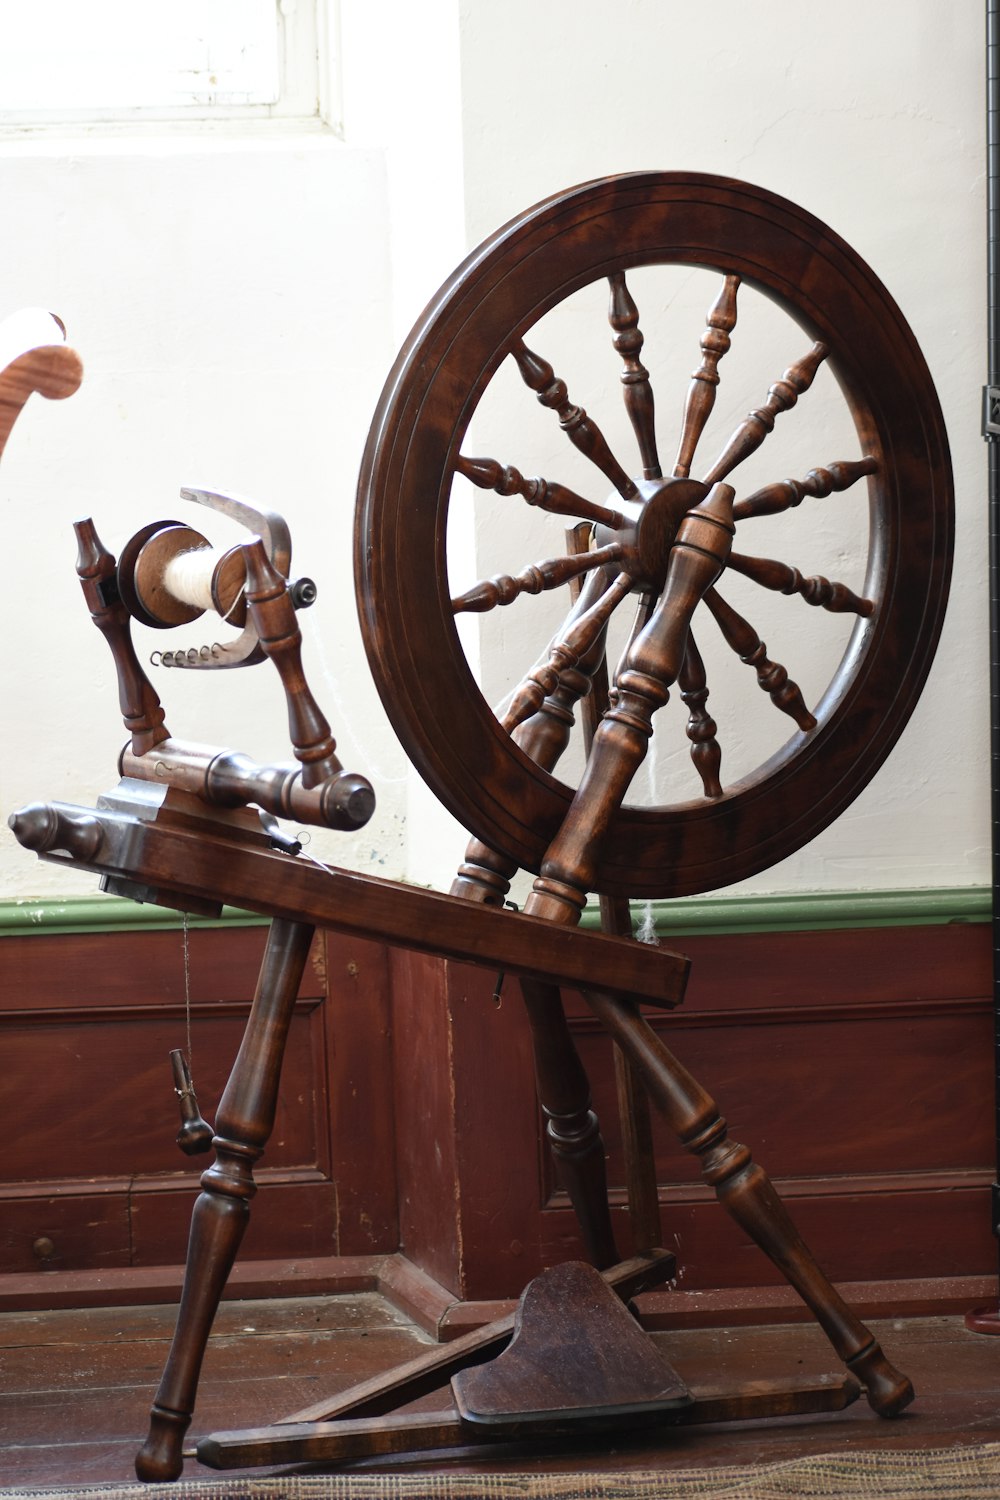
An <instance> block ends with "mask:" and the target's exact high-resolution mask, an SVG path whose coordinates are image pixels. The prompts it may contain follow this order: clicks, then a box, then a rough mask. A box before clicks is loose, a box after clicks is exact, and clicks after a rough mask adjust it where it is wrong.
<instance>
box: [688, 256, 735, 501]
mask: <svg viewBox="0 0 1000 1500" xmlns="http://www.w3.org/2000/svg"><path fill="white" fill-rule="evenodd" d="M739 284H740V278H739V277H738V276H727V277H726V279H725V281H724V282H723V284H722V290H721V292H720V293H719V295H718V297H717V298H716V300H715V301H714V302H713V304H712V306H711V307H710V308H709V310H708V312H707V314H706V315H705V321H706V323H707V324H708V327H707V328H706V329H705V332H704V333H703V334H702V336H701V364H700V365H699V366H698V368H697V370H695V372H694V374H693V375H692V376H691V385H690V387H689V389H688V394H687V401H686V402H685V405H684V416H683V418H682V420H681V440H680V445H679V447H678V449H677V459H676V462H675V463H674V478H675V479H686V478H687V477H688V475H689V474H690V473H691V465H692V463H693V462H694V451H695V448H696V447H697V446H698V439H699V438H700V437H701V435H702V433H703V432H704V430H705V423H706V422H707V421H708V419H709V417H710V416H711V414H712V407H713V406H714V405H715V392H716V387H717V386H718V384H719V360H720V359H721V358H722V357H723V355H724V354H726V353H727V352H728V350H729V345H730V342H731V340H730V338H729V335H730V334H731V333H732V331H733V329H734V328H735V327H736V293H737V290H738V289H739Z"/></svg>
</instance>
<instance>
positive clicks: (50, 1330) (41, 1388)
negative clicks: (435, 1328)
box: [0, 1293, 1000, 1487]
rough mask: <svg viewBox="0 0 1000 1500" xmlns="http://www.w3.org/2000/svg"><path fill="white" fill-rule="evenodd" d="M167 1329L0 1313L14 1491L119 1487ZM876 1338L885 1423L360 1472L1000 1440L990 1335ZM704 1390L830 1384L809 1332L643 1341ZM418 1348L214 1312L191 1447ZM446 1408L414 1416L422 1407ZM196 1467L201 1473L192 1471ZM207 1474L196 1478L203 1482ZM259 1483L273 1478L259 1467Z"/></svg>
mask: <svg viewBox="0 0 1000 1500" xmlns="http://www.w3.org/2000/svg"><path fill="white" fill-rule="evenodd" d="M172 1329H173V1310H172V1309H170V1308H166V1307H139V1308H96V1309H88V1310H83V1311H80V1312H76V1313H74V1312H72V1311H56V1312H51V1313H36V1312H32V1313H7V1314H4V1315H2V1316H0V1372H2V1373H0V1472H2V1474H3V1483H4V1484H7V1485H14V1484H20V1485H27V1486H38V1487H41V1486H44V1485H57V1484H73V1483H78V1484H83V1483H98V1482H101V1481H109V1480H127V1479H129V1478H131V1476H132V1462H133V1457H134V1454H135V1450H136V1448H137V1447H138V1444H139V1442H140V1441H141V1439H142V1437H143V1435H144V1432H145V1425H146V1417H147V1414H148V1410H149V1403H150V1400H151V1398H152V1394H153V1391H154V1389H155V1386H156V1382H157V1380H158V1378H159V1372H160V1369H161V1366H162V1362H163V1359H164V1356H165V1354H166V1349H167V1345H168V1342H169V1339H170V1335H171V1332H172ZM876 1331H877V1333H878V1336H879V1338H880V1339H881V1341H882V1344H883V1346H884V1348H885V1349H886V1352H887V1353H888V1355H889V1357H890V1359H892V1360H893V1362H894V1363H895V1364H897V1365H899V1366H900V1368H902V1369H905V1370H906V1372H907V1373H908V1374H909V1375H910V1377H911V1378H912V1380H913V1382H914V1385H915V1386H916V1388H917V1394H918V1400H917V1402H916V1403H915V1405H914V1406H913V1407H912V1408H911V1409H910V1411H909V1412H907V1413H906V1414H904V1416H903V1417H902V1418H900V1419H898V1420H897V1421H894V1422H883V1421H880V1420H879V1419H878V1418H876V1417H875V1416H874V1415H873V1414H872V1413H871V1412H870V1410H869V1409H868V1407H867V1405H866V1404H865V1402H864V1401H860V1402H858V1403H856V1404H855V1405H854V1406H853V1407H851V1408H850V1409H849V1410H847V1411H845V1412H840V1413H832V1414H829V1415H826V1416H822V1417H813V1418H807V1417H800V1418H794V1419H790V1420H787V1421H784V1422H776V1421H771V1422H765V1423H757V1424H746V1423H745V1424H733V1425H730V1426H728V1427H724V1428H723V1427H716V1428H712V1429H704V1428H702V1429H694V1428H691V1429H679V1430H676V1431H674V1432H672V1433H670V1434H669V1436H665V1435H663V1434H659V1435H656V1434H646V1435H638V1436H634V1437H617V1438H615V1439H613V1440H611V1439H608V1438H607V1437H605V1438H604V1439H603V1440H601V1441H599V1442H597V1441H595V1442H593V1443H588V1442H587V1440H586V1435H585V1434H578V1435H576V1436H575V1437H574V1439H573V1441H572V1443H571V1444H569V1445H566V1446H564V1447H563V1449H562V1450H561V1451H560V1450H559V1449H558V1448H553V1450H552V1451H551V1452H550V1453H549V1454H548V1455H547V1456H546V1457H545V1458H544V1459H542V1460H539V1458H538V1456H537V1455H536V1454H531V1453H530V1452H529V1450H528V1449H526V1448H525V1447H523V1446H516V1445H507V1446H506V1447H505V1448H503V1449H491V1450H490V1452H489V1455H488V1456H487V1455H484V1454H483V1453H482V1452H481V1451H478V1450H474V1449H464V1450H460V1451H457V1452H453V1453H450V1454H435V1455H429V1456H428V1455H422V1456H421V1457H420V1458H419V1459H409V1460H408V1459H405V1458H404V1459H396V1460H386V1459H380V1460H377V1461H374V1460H371V1461H368V1462H367V1463H366V1464H362V1465H358V1466H357V1467H362V1468H368V1469H375V1470H379V1471H383V1470H388V1469H391V1468H399V1467H406V1468H410V1469H425V1470H426V1469H435V1468H441V1467H442V1466H444V1465H448V1466H449V1467H453V1468H458V1469H460V1470H463V1471H467V1472H475V1471H477V1470H482V1469H485V1468H489V1469H492V1470H497V1469H507V1470H516V1469H523V1468H525V1467H530V1468H538V1467H544V1468H546V1469H551V1470H563V1469H570V1468H579V1467H581V1466H584V1467H588V1468H591V1469H595V1470H596V1469H608V1468H619V1467H643V1468H659V1469H663V1470H669V1469H671V1468H674V1467H682V1466H686V1465H701V1464H730V1463H764V1462H770V1461H774V1460H778V1459H782V1458H793V1457H797V1456H799V1455H801V1454H808V1453H816V1452H823V1451H829V1450H831V1449H835V1450H841V1451H851V1450H856V1449H859V1448H885V1447H893V1448H895V1447H926V1446H950V1445H952V1444H956V1443H970V1442H984V1441H1000V1339H993V1338H988V1337H983V1336H980V1335H975V1334H970V1333H967V1332H966V1330H965V1328H964V1327H963V1325H962V1322H961V1319H959V1318H933V1319H916V1320H912V1321H894V1322H885V1323H882V1324H879V1325H876ZM654 1337H655V1339H656V1340H657V1342H658V1343H659V1344H660V1345H661V1347H662V1348H663V1350H664V1352H665V1353H666V1354H667V1356H668V1358H669V1359H670V1360H671V1362H672V1363H673V1364H674V1365H675V1366H676V1367H677V1369H678V1371H679V1372H680V1373H681V1375H682V1376H683V1377H684V1378H685V1379H686V1380H687V1381H688V1382H689V1384H691V1385H692V1386H693V1387H694V1388H697V1386H698V1385H699V1383H701V1384H708V1383H710V1384H719V1383H722V1382H725V1383H731V1384H732V1385H734V1386H738V1385H739V1384H740V1383H741V1382H743V1381H745V1380H748V1379H751V1378H763V1377H768V1378H778V1377H781V1376H783V1375H804V1374H808V1375H813V1374H820V1375H821V1374H823V1373H828V1374H830V1375H836V1374H838V1373H839V1371H838V1366H837V1362H836V1359H835V1357H834V1356H833V1354H832V1352H831V1351H830V1350H829V1347H828V1345H827V1344H826V1341H825V1340H824V1338H823V1336H822V1335H821V1334H820V1332H819V1330H818V1329H816V1328H813V1327H810V1326H809V1325H802V1324H784V1325H781V1326H778V1327H769V1328H738V1329H691V1330H682V1331H676V1332H673V1333H662V1334H656V1335H654ZM428 1343H429V1340H428V1339H427V1337H426V1336H425V1335H424V1334H423V1333H421V1332H420V1331H419V1330H417V1329H415V1328H414V1327H412V1326H411V1325H410V1324H409V1323H408V1322H407V1320H406V1319H405V1318H404V1317H403V1316H402V1314H400V1313H399V1312H398V1311H397V1310H396V1309H395V1308H393V1307H392V1306H391V1305H390V1304H389V1303H388V1302H386V1301H385V1300H384V1298H382V1297H379V1296H378V1295H376V1294H375V1293H362V1294H357V1295H354V1296H344V1297H314V1298H294V1299H287V1300H277V1299H272V1300H267V1301H254V1302H228V1303H224V1304H223V1306H222V1308H221V1309H220V1312H219V1317H218V1320H217V1326H216V1332H215V1334H213V1337H212V1340H211V1343H210V1345H209V1350H208V1354H207V1356H206V1360H205V1368H204V1372H203V1376H202V1384H201V1393H200V1397H199V1404H198V1411H197V1413H196V1417H195V1422H194V1424H193V1426H192V1435H193V1437H197V1436H198V1435H199V1434H201V1433H204V1432H208V1431H211V1430H213V1429H218V1428H233V1427H239V1426H244V1425H245V1426H251V1425H253V1426H256V1425H259V1424H261V1423H265V1422H268V1421H270V1420H273V1419H274V1418H276V1417H277V1416H278V1415H280V1414H281V1413H282V1412H287V1411H292V1410H295V1409H296V1408H298V1407H304V1406H307V1405H309V1404H311V1403H312V1402H314V1401H315V1400H317V1399H318V1398H319V1397H321V1396H322V1395H324V1394H326V1393H330V1392H336V1391H338V1390H341V1389H343V1388H344V1387H346V1386H347V1385H350V1384H352V1383H354V1382H355V1381H357V1380H361V1379H364V1378H366V1377H367V1376H369V1375H371V1374H374V1373H376V1372H378V1371H380V1370H382V1369H388V1368H390V1367H391V1366H393V1365H395V1364H398V1363H400V1362H402V1361H403V1360H405V1359H408V1358H411V1357H412V1356H413V1355H414V1354H415V1353H418V1352H419V1350H420V1349H422V1348H425V1347H427V1345H428ZM441 1399H442V1398H440V1397H438V1398H434V1397H429V1398H427V1399H426V1401H425V1402H424V1403H423V1404H424V1405H425V1406H428V1407H433V1406H434V1405H435V1404H437V1405H440V1404H441ZM190 1467H191V1468H192V1469H193V1470H194V1472H199V1470H198V1468H197V1465H195V1464H192V1465H191V1466H190ZM201 1472H207V1471H201ZM265 1472H266V1471H265Z"/></svg>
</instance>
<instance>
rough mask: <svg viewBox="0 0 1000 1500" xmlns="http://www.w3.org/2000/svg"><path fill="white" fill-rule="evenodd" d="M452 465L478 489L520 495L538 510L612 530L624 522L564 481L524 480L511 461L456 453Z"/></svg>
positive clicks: (622, 518)
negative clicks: (466, 456) (509, 462)
mask: <svg viewBox="0 0 1000 1500" xmlns="http://www.w3.org/2000/svg"><path fill="white" fill-rule="evenodd" d="M455 468H456V469H457V471H458V473H459V474H461V475H463V476H464V478H466V479H469V480H471V481H472V483H473V484H477V485H478V486H479V488H480V489H481V490H495V491H496V493H497V494H498V495H520V496H521V497H522V499H524V500H526V501H527V502H528V504H529V505H537V507H538V509H539V510H546V511H549V512H550V513H551V514H552V515H556V516H575V517H577V518H578V519H579V520H581V521H596V522H598V523H599V524H600V525H602V526H610V527H612V529H613V530H615V531H617V530H619V529H620V528H621V527H622V526H624V525H625V517H624V516H623V515H622V514H621V513H620V512H619V511H617V510H611V509H610V507H609V506H607V505H599V504H598V503H597V502H596V501H595V500H585V499H584V498H583V496H582V495H577V494H576V493H575V492H574V491H573V490H571V489H568V488H567V487H566V485H564V484H554V483H553V482H552V481H551V480H548V479H538V478H535V479H525V477H524V475H523V474H522V473H521V472H520V470H518V469H515V468H514V466H513V464H507V465H504V464H500V463H497V461H496V459H495V458H464V457H463V456H462V455H461V454H459V456H458V458H457V459H456V461H455Z"/></svg>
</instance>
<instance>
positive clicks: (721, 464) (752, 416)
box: [705, 342, 829, 484]
mask: <svg viewBox="0 0 1000 1500" xmlns="http://www.w3.org/2000/svg"><path fill="white" fill-rule="evenodd" d="M828 353H829V350H828V349H827V346H826V345H825V344H822V343H818V342H817V343H815V344H813V346H812V348H811V349H810V350H809V353H808V354H804V355H803V356H802V358H801V359H800V360H797V361H796V363H795V364H794V365H790V366H789V368H788V369H787V370H786V371H785V372H784V374H783V375H782V377H781V379H780V380H776V381H775V382H774V385H772V386H771V387H770V389H769V390H768V393H767V400H766V401H765V402H764V404H763V405H762V406H758V407H756V408H755V409H754V410H753V411H751V412H748V414H747V416H746V417H745V419H744V421H743V422H742V423H741V425H740V426H739V427H737V429H736V431H735V432H734V433H733V435H732V437H731V438H730V439H729V442H728V443H727V444H726V447H725V449H724V450H723V452H722V453H721V454H720V456H719V457H718V458H717V459H716V461H715V464H714V465H713V467H712V469H711V470H710V472H709V473H708V474H706V475H705V483H706V484H718V482H719V480H720V479H725V478H726V476H727V474H730V473H732V471H733V469H735V468H736V466H737V464H741V463H742V462H743V460H744V459H745V458H749V457H750V455H751V453H755V452H756V451H757V449H758V448H759V447H760V445H761V443H762V442H763V441H764V439H765V438H766V437H767V435H768V433H769V432H771V431H773V429H774V419H775V417H777V416H778V414H779V412H783V411H791V409H792V407H793V406H794V405H795V403H796V401H798V399H799V397H800V396H801V395H802V394H803V392H804V391H807V390H808V389H809V387H810V386H811V385H812V383H813V379H814V377H815V375H816V371H817V370H818V369H819V367H820V365H821V364H822V363H823V361H824V359H826V356H827V354H828Z"/></svg>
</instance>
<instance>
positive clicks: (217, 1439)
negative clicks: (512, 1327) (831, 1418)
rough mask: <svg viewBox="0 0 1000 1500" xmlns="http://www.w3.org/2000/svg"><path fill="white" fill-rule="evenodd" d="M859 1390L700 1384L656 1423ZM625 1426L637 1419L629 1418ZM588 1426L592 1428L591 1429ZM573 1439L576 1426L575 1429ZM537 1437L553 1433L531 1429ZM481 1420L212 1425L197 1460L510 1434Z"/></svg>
mask: <svg viewBox="0 0 1000 1500" xmlns="http://www.w3.org/2000/svg"><path fill="white" fill-rule="evenodd" d="M860 1395H861V1387H860V1386H859V1385H858V1383H857V1381H856V1380H852V1379H851V1377H850V1376H849V1375H838V1376H834V1377H833V1378H832V1379H831V1378H830V1377H829V1376H826V1375H823V1376H818V1377H817V1376H793V1377H792V1378H791V1379H789V1380H754V1381H751V1382H748V1383H747V1384H746V1385H744V1386H743V1387H742V1388H741V1389H740V1390H737V1391H727V1390H723V1389H721V1388H717V1387H714V1386H712V1387H705V1388H704V1389H702V1390H698V1391H695V1393H694V1399H693V1400H692V1401H691V1403H690V1404H689V1405H687V1406H680V1407H677V1408H675V1409H674V1410H673V1411H664V1412H663V1413H661V1415H660V1417H659V1418H658V1419H657V1420H656V1427H657V1429H659V1428H660V1427H661V1426H662V1427H663V1428H664V1429H666V1428H670V1427H707V1426H710V1425H711V1424H713V1423H718V1422H755V1421H761V1420H762V1419H764V1418H778V1419H781V1418H786V1417H802V1416H813V1415H815V1414H816V1413H818V1412H832V1411H843V1410H844V1409H845V1407H848V1406H851V1405H853V1403H854V1402H855V1401H857V1399H858V1397H859V1396H860ZM619 1425H620V1427H621V1430H622V1431H627V1430H629V1429H630V1428H631V1427H633V1426H635V1425H637V1424H636V1421H635V1420H633V1419H630V1418H629V1417H623V1418H622V1420H621V1422H620V1424H619ZM588 1429H589V1430H593V1429H592V1428H589V1424H588ZM573 1431H574V1432H575V1434H576V1437H575V1441H579V1440H580V1436H581V1431H580V1429H579V1428H576V1429H573ZM531 1435H532V1436H533V1437H534V1438H536V1439H537V1438H542V1439H545V1438H551V1440H552V1441H553V1442H556V1441H558V1436H557V1435H552V1434H547V1433H540V1432H539V1430H538V1429H537V1428H535V1429H533V1430H532V1434H531ZM510 1436H511V1434H508V1433H498V1432H496V1431H495V1430H494V1429H493V1428H491V1427H488V1426H485V1425H484V1424H483V1423H481V1422H479V1423H476V1422H463V1420H462V1418H461V1417H460V1416H459V1414H458V1412H457V1411H455V1410H454V1409H453V1408H452V1409H448V1410H445V1411H442V1412H400V1413H399V1414H398V1415H396V1416H395V1417H392V1418H389V1419H387V1418H379V1417H362V1418H360V1419H357V1420H353V1419H352V1420H347V1421H338V1422H281V1423H278V1424H276V1425H275V1426H273V1427H249V1428H245V1429H243V1430H242V1431H237V1432H213V1433H211V1434H210V1435H209V1436H208V1437H204V1438H202V1439H201V1441H200V1442H199V1444H198V1446H197V1449H196V1453H197V1457H198V1462H199V1463H201V1464H204V1465H205V1467H206V1468H209V1469H246V1468H252V1467H254V1466H255V1465H263V1464H269V1465H270V1464H299V1463H322V1464H338V1463H349V1462H352V1461H353V1460H354V1459H359V1458H379V1457H385V1456H387V1455H389V1454H392V1453H427V1452H432V1451H434V1450H435V1449H442V1448H458V1447H463V1446H476V1447H478V1446H484V1447H485V1446H488V1445H489V1444H491V1443H494V1442H505V1441H508V1440H509V1438H510Z"/></svg>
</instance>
